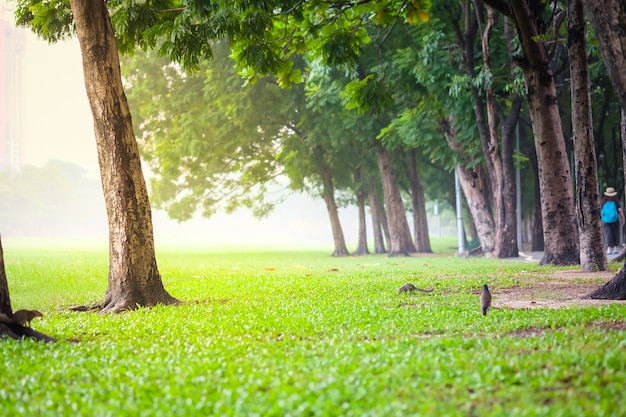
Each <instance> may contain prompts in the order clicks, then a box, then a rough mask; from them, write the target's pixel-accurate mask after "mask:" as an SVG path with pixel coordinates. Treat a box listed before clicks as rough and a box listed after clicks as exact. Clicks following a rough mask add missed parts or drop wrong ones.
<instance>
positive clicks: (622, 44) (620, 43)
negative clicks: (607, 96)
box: [583, 0, 626, 110]
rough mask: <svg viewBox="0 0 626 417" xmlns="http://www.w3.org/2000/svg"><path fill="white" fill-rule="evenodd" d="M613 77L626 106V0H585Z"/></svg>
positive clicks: (611, 77)
mask: <svg viewBox="0 0 626 417" xmlns="http://www.w3.org/2000/svg"><path fill="white" fill-rule="evenodd" d="M583 4H584V6H585V12H586V13H587V16H589V20H590V21H591V27H592V28H593V32H594V34H595V35H596V39H597V40H598V45H599V46H600V52H601V53H602V58H603V60H604V65H605V66H606V69H607V72H608V74H609V78H610V79H611V83H612V84H613V88H615V92H616V94H617V96H618V97H619V102H620V105H621V106H622V109H624V110H626V20H625V16H626V2H625V1H624V0H583Z"/></svg>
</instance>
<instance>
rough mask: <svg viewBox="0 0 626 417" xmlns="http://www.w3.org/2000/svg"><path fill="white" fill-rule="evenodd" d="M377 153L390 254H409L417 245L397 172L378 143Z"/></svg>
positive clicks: (385, 151) (413, 251)
mask: <svg viewBox="0 0 626 417" xmlns="http://www.w3.org/2000/svg"><path fill="white" fill-rule="evenodd" d="M376 154H377V156H378V168H379V169H380V177H381V180H382V184H383V195H384V197H385V211H386V213H387V225H388V226H389V235H390V236H389V237H390V240H389V256H402V255H404V256H407V255H409V254H412V253H415V246H414V245H413V242H412V240H411V230H410V229H409V224H408V222H407V220H406V210H405V208H404V203H403V202H402V197H401V195H400V187H398V182H397V180H396V174H395V172H394V171H393V166H392V164H391V159H390V158H389V154H388V153H387V150H386V149H385V148H383V147H382V146H380V145H376Z"/></svg>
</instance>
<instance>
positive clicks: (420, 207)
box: [407, 149, 433, 253]
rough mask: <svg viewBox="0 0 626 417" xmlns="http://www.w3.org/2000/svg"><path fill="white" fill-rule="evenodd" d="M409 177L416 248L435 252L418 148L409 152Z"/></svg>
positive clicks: (423, 251) (426, 251) (419, 250)
mask: <svg viewBox="0 0 626 417" xmlns="http://www.w3.org/2000/svg"><path fill="white" fill-rule="evenodd" d="M407 153H408V164H409V167H408V172H407V177H408V179H409V183H410V185H411V204H412V206H413V235H414V236H415V238H414V241H415V249H416V250H417V252H418V253H433V251H432V249H431V247H430V238H429V236H428V216H427V214H426V197H425V196H424V186H423V185H422V180H421V179H420V175H419V172H418V171H417V149H410V150H409V151H408V152H407Z"/></svg>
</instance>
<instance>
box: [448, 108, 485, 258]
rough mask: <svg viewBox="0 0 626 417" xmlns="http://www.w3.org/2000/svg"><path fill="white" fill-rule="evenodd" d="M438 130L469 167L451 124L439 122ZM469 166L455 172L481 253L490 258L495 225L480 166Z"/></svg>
mask: <svg viewBox="0 0 626 417" xmlns="http://www.w3.org/2000/svg"><path fill="white" fill-rule="evenodd" d="M439 129H440V130H441V132H442V134H443V136H444V138H445V140H446V142H447V143H448V146H449V147H450V149H452V150H453V151H454V152H456V153H457V154H459V155H460V156H461V158H462V159H463V160H464V163H465V165H470V164H469V162H471V161H468V160H466V159H467V154H466V152H465V151H464V149H463V146H462V144H461V143H460V142H459V141H457V140H456V131H455V130H454V128H453V127H452V123H450V121H449V120H440V121H439ZM471 166H472V168H465V167H464V166H461V165H457V166H456V168H455V170H456V173H457V175H458V178H459V182H460V183H461V188H462V189H463V195H465V201H466V202H467V207H468V208H469V211H470V214H471V216H472V219H473V221H474V225H475V226H476V232H477V234H478V238H479V239H480V244H481V246H482V251H483V253H484V255H485V256H487V257H492V256H494V251H495V245H496V237H495V223H494V221H493V216H492V214H491V207H490V205H489V201H488V200H487V198H486V197H485V194H486V193H485V181H483V178H482V175H481V173H480V164H471Z"/></svg>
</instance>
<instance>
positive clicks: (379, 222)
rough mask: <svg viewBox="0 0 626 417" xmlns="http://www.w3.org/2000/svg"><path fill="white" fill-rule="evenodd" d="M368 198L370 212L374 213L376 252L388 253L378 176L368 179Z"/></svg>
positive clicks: (373, 227) (373, 224)
mask: <svg viewBox="0 0 626 417" xmlns="http://www.w3.org/2000/svg"><path fill="white" fill-rule="evenodd" d="M367 200H368V201H369V205H370V212H371V215H372V229H373V230H372V233H373V235H374V253H377V254H382V253H387V250H386V249H385V240H384V238H383V226H384V225H385V224H386V220H385V219H384V215H383V214H384V213H383V211H384V208H383V206H382V204H381V203H380V196H379V193H378V181H376V177H373V176H372V177H370V179H369V181H368V193H367Z"/></svg>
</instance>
